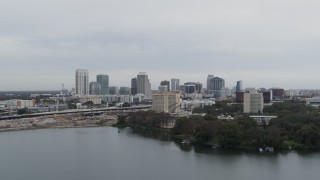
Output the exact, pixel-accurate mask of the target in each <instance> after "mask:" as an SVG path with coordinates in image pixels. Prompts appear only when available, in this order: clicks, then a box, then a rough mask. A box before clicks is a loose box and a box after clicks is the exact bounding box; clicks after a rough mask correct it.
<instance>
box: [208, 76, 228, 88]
mask: <svg viewBox="0 0 320 180" xmlns="http://www.w3.org/2000/svg"><path fill="white" fill-rule="evenodd" d="M224 87H225V82H224V79H222V78H219V77H215V78H212V79H211V81H210V90H221V89H222V88H224Z"/></svg>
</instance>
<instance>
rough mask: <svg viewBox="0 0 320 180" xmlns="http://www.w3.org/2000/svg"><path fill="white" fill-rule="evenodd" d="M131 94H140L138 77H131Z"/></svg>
mask: <svg viewBox="0 0 320 180" xmlns="http://www.w3.org/2000/svg"><path fill="white" fill-rule="evenodd" d="M131 94H132V95H136V94H138V85H137V78H132V79H131Z"/></svg>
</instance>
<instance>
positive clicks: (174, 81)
mask: <svg viewBox="0 0 320 180" xmlns="http://www.w3.org/2000/svg"><path fill="white" fill-rule="evenodd" d="M179 90H180V84H179V79H174V78H173V79H171V91H179Z"/></svg>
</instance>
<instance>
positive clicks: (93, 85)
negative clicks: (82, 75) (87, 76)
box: [90, 82, 101, 95]
mask: <svg viewBox="0 0 320 180" xmlns="http://www.w3.org/2000/svg"><path fill="white" fill-rule="evenodd" d="M100 94H101V84H100V83H98V82H90V95H100Z"/></svg>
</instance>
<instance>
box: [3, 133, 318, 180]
mask: <svg viewBox="0 0 320 180" xmlns="http://www.w3.org/2000/svg"><path fill="white" fill-rule="evenodd" d="M162 139H170V138H168V137H162ZM20 179H21V180H209V179H210V180H212V179H216V180H224V179H226V180H234V179H236V180H270V179H272V180H303V179H304V180H313V179H314V180H319V179H320V152H296V151H290V152H282V153H274V154H259V153H248V152H239V151H238V152H217V151H211V150H208V149H201V148H193V147H188V146H181V145H179V144H176V143H174V142H172V141H164V140H157V139H153V138H147V137H144V136H141V135H138V134H135V133H133V132H132V130H131V129H122V130H120V133H118V129H116V128H112V127H101V128H79V129H42V130H34V131H18V132H4V133H0V180H20Z"/></svg>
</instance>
